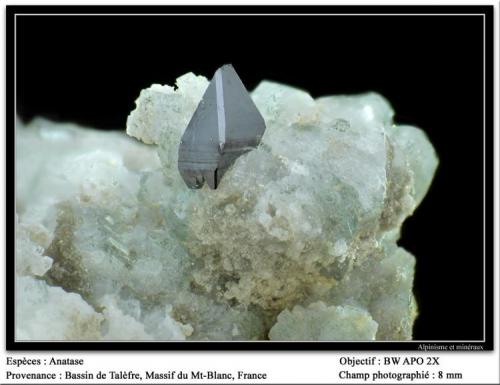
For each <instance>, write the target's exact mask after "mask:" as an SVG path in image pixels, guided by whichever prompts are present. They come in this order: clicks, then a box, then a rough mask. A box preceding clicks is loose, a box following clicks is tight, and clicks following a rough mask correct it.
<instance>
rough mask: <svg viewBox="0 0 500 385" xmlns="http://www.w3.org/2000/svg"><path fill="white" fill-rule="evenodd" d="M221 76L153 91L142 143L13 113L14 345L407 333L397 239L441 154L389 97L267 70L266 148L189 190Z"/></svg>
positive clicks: (408, 260) (143, 96) (407, 266)
mask: <svg viewBox="0 0 500 385" xmlns="http://www.w3.org/2000/svg"><path fill="white" fill-rule="evenodd" d="M208 84H209V82H208V80H207V79H206V78H204V77H202V76H195V75H193V74H191V73H188V74H186V75H183V76H182V77H180V78H179V79H177V85H176V87H170V86H160V85H153V86H151V87H150V88H147V89H144V90H142V91H141V93H140V96H139V98H138V99H137V101H136V108H135V110H134V111H132V113H131V114H130V116H129V117H128V120H127V134H128V135H129V136H127V135H125V133H124V132H120V131H116V132H102V131H97V130H93V129H90V128H84V127H78V126H76V125H73V124H63V123H54V122H50V121H48V120H44V119H42V118H37V119H35V120H33V121H32V122H31V123H29V124H28V125H24V124H23V123H22V122H20V121H18V122H17V124H16V213H17V216H16V338H17V339H18V340H40V339H50V340H266V339H271V340H343V341H351V340H353V341H354V340H356V341H357V340H409V339H411V338H412V326H413V322H414V319H415V317H416V315H417V306H416V301H415V299H414V296H413V294H412V285H413V274H414V264H415V258H414V257H413V256H412V255H411V254H410V253H408V252H407V251H405V250H404V249H403V248H401V247H399V246H398V245H397V240H398V239H399V234H400V228H401V225H402V223H403V221H404V220H405V218H406V217H408V216H409V215H411V214H412V213H413V211H414V210H415V208H416V207H417V205H418V204H419V203H420V201H421V200H422V199H423V198H424V196H425V194H426V193H427V190H428V189H429V186H430V184H431V181H432V177H433V174H434V171H435V169H436V167H437V163H438V161H437V157H436V154H435V152H434V149H433V147H432V145H431V144H430V142H429V141H428V139H427V137H426V135H425V134H424V133H423V131H421V130H420V129H418V128H415V127H412V126H408V125H398V124H394V122H393V111H392V109H391V107H390V105H389V103H388V102H387V101H386V100H385V99H384V98H383V97H382V96H380V95H378V94H375V93H366V94H362V95H352V96H326V97H321V98H318V99H313V98H312V97H311V96H310V95H309V94H308V93H307V92H305V91H302V90H299V89H296V88H293V87H290V86H287V85H282V84H278V83H273V82H269V81H264V82H262V83H260V85H259V86H258V87H257V88H256V89H255V90H254V91H253V92H252V93H251V97H252V99H253V101H254V103H255V105H256V106H257V108H258V110H259V111H260V113H261V114H262V116H263V118H264V121H265V125H266V131H265V133H264V135H263V137H262V140H261V143H260V144H259V145H258V147H257V148H255V149H254V150H252V151H249V152H247V153H245V154H243V155H241V156H240V157H239V158H238V159H237V160H236V161H235V162H234V164H233V165H232V166H231V167H229V168H228V169H227V171H226V173H225V175H224V178H223V179H222V180H221V181H220V185H219V186H217V189H216V190H211V189H210V188H209V187H208V186H207V185H205V186H203V187H202V188H201V189H199V190H191V189H189V188H188V187H187V186H186V184H185V183H184V180H183V179H182V177H181V175H180V173H179V170H178V164H177V161H178V150H179V143H180V140H181V137H182V135H183V132H184V130H185V129H186V127H187V125H188V123H189V121H190V119H191V117H192V115H193V113H194V111H195V109H196V108H197V106H198V104H199V102H200V100H201V98H202V96H203V94H204V92H205V90H206V89H207V87H208ZM332 88H333V86H332ZM132 137H133V138H132ZM142 142H143V143H142Z"/></svg>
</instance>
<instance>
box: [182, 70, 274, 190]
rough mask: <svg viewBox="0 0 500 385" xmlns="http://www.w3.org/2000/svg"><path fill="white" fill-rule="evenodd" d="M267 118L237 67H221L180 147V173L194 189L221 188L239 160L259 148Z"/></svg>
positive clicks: (197, 109) (199, 105) (193, 117)
mask: <svg viewBox="0 0 500 385" xmlns="http://www.w3.org/2000/svg"><path fill="white" fill-rule="evenodd" d="M265 129H266V126H265V123H264V119H263V118H262V115H261V114H260V113H259V111H258V110H257V107H256V106H255V104H254V102H253V101H252V99H251V98H250V95H249V94H248V92H247V90H246V89H245V86H244V85H243V83H242V82H241V80H240V78H239V76H238V74H237V73H236V71H235V70H234V68H233V66H232V65H230V64H226V65H224V66H222V67H220V68H219V69H218V70H217V71H216V72H215V75H214V77H213V78H212V80H211V82H210V84H209V85H208V88H207V90H206V91H205V94H204V95H203V98H202V99H201V102H200V103H199V104H198V107H197V108H196V111H195V112H194V114H193V116H192V118H191V121H190V122H189V124H188V126H187V128H186V130H185V131H184V134H183V135H182V139H181V143H180V146H179V161H178V167H179V172H180V174H181V176H182V178H183V179H184V181H185V182H186V184H187V185H188V187H190V188H201V187H202V186H203V184H204V182H205V181H206V182H207V184H208V186H209V187H210V188H212V189H215V188H217V186H218V185H219V183H220V180H221V178H222V176H223V175H224V173H225V172H226V171H227V169H228V168H229V167H230V166H231V165H232V164H233V163H234V162H235V161H236V159H237V158H238V157H239V156H240V155H242V154H244V153H246V152H248V151H250V150H252V149H253V148H255V147H257V145H258V144H259V142H260V139H261V138H262V135H263V134H264V131H265Z"/></svg>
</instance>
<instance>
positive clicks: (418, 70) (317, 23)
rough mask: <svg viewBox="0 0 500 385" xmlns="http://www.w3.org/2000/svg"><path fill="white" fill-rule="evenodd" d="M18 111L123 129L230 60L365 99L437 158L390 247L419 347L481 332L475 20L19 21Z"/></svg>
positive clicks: (256, 75)
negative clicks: (403, 254) (185, 80)
mask: <svg viewBox="0 0 500 385" xmlns="http://www.w3.org/2000/svg"><path fill="white" fill-rule="evenodd" d="M16 22H17V44H16V49H17V57H16V58H17V67H16V68H17V78H16V80H17V88H16V89H17V101H16V102H17V112H18V114H19V115H20V116H21V117H22V118H23V119H24V120H29V119H31V118H32V117H34V116H37V115H42V116H45V117H49V118H52V119H56V120H61V121H74V122H78V123H81V124H84V125H89V126H92V127H97V128H101V129H124V127H125V122H126V118H127V115H128V113H129V112H130V111H131V110H132V109H133V108H134V106H135V105H134V101H135V99H136V98H137V96H138V95H139V92H140V90H141V89H143V88H146V87H149V86H150V85H151V84H152V83H160V84H170V85H172V84H173V83H174V82H175V79H176V77H178V76H180V75H182V74H184V73H185V72H188V71H192V72H194V73H196V74H203V75H205V76H207V77H209V78H210V77H211V76H212V74H213V72H214V71H215V69H217V67H219V66H220V65H222V64H225V63H232V64H233V65H234V66H235V68H236V70H237V71H238V73H239V75H240V77H241V78H242V80H243V81H244V83H245V84H246V86H247V88H248V89H252V88H254V87H255V86H256V85H257V84H258V83H259V81H260V80H261V79H273V80H276V81H279V82H284V83H289V84H292V85H295V86H297V87H300V88H303V89H306V90H308V91H309V92H310V93H311V94H312V95H313V96H320V95H325V94H343V93H349V94H351V93H360V92H365V91H376V92H379V93H381V94H382V95H384V96H385V97H386V98H387V99H388V100H389V101H390V102H391V103H392V105H393V107H394V109H395V111H396V116H395V120H396V122H397V123H407V124H413V125H417V126H419V127H422V128H423V129H424V130H425V131H426V133H427V134H428V135H429V137H430V139H431V142H432V143H433V144H434V146H435V148H436V150H437V153H438V155H439V158H440V166H439V169H438V171H437V174H436V176H435V180H434V183H433V185H432V187H431V190H430V192H429V194H428V196H427V197H426V198H425V199H424V201H423V203H422V205H421V206H420V207H419V208H418V209H417V211H416V212H415V214H414V216H413V217H410V218H409V219H407V221H406V223H405V225H404V228H403V237H402V239H401V241H400V244H401V245H402V246H404V247H405V248H406V249H407V250H409V251H410V252H412V253H413V254H414V255H416V257H417V265H416V278H415V293H416V296H417V301H418V304H419V312H420V315H419V317H418V318H417V321H416V323H415V329H414V339H417V340H419V339H420V340H472V339H475V340H481V339H482V338H483V262H482V258H483V256H482V244H483V240H482V234H483V232H482V215H483V209H482V203H483V189H482V185H483V174H482V165H483V163H482V162H483V158H482V153H483V144H482V143H483V136H482V127H483V19H482V17H481V16H335V17H333V16H273V17H270V16H189V17H188V16H175V17H173V16H168V17H166V16H106V17H104V16H92V17H90V16H55V17H54V16H18V17H17V21H16Z"/></svg>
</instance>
